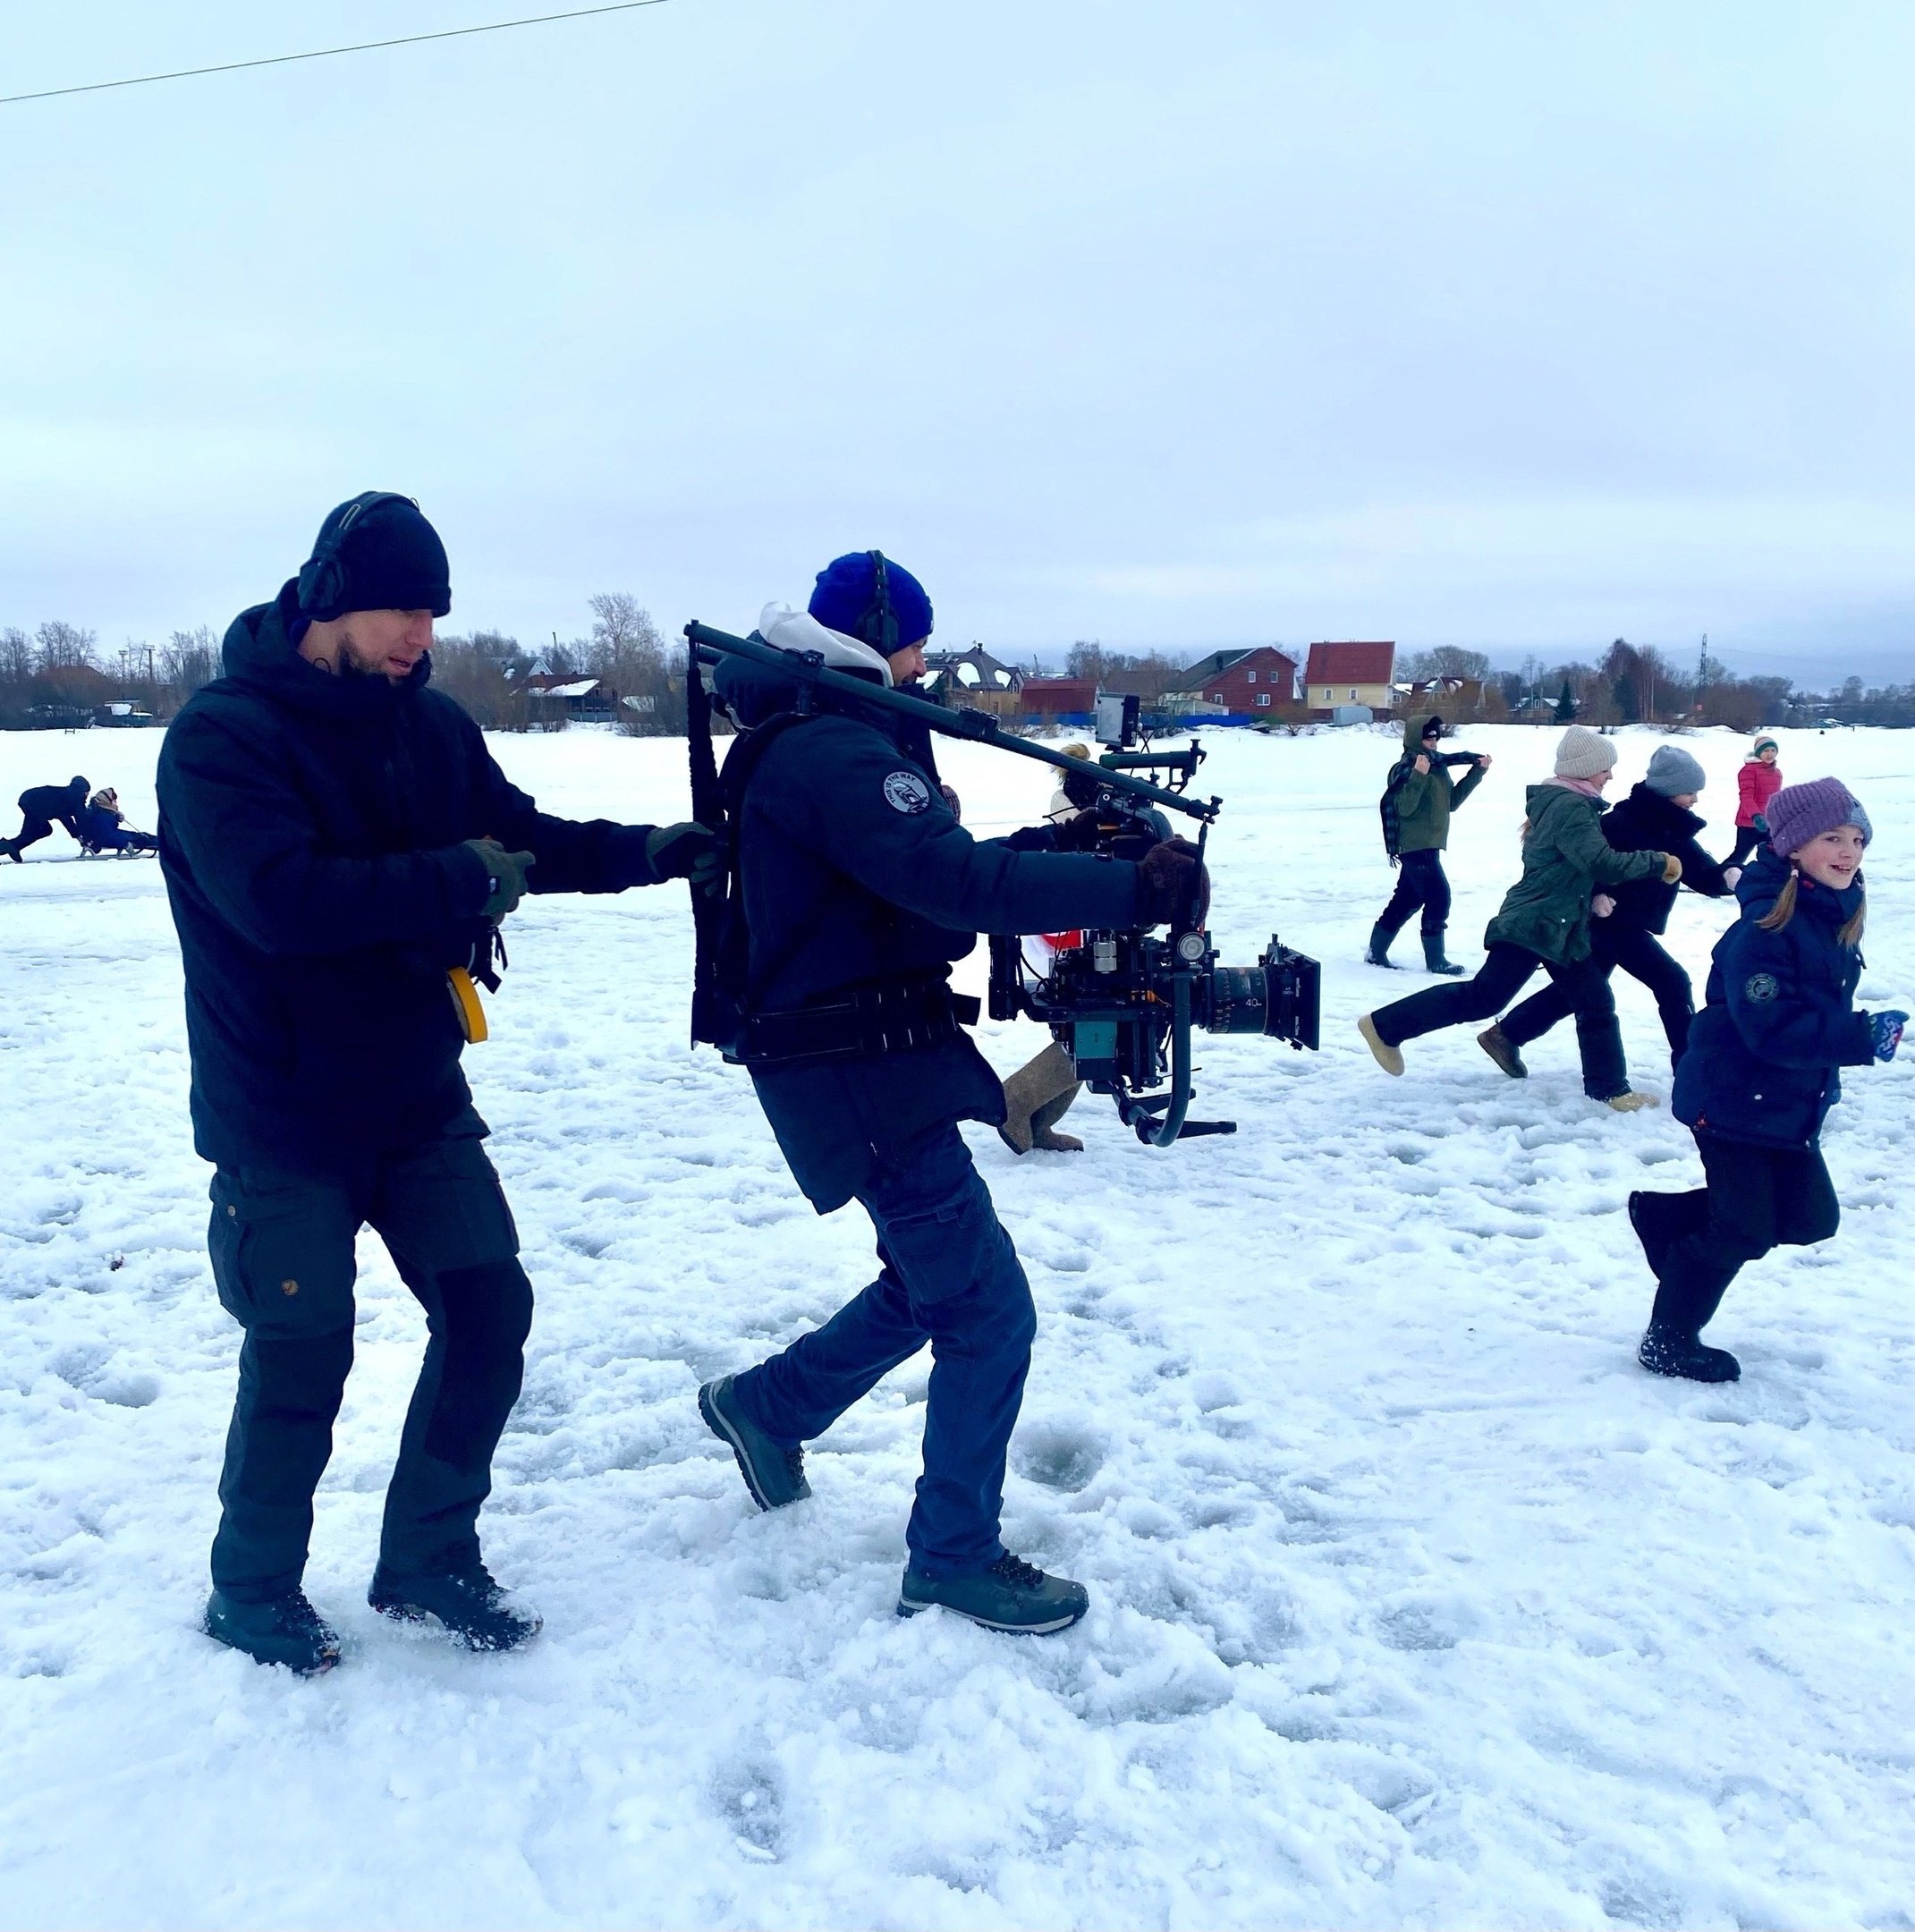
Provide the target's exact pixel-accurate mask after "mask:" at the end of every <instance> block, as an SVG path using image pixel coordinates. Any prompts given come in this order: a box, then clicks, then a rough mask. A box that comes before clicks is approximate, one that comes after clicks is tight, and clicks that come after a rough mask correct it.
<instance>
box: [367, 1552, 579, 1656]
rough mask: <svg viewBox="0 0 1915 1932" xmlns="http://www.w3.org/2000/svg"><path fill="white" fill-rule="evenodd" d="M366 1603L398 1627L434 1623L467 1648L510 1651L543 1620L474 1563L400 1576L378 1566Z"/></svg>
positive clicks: (541, 1625)
mask: <svg viewBox="0 0 1915 1932" xmlns="http://www.w3.org/2000/svg"><path fill="white" fill-rule="evenodd" d="M366 1601H367V1602H368V1603H369V1604H370V1605H371V1606H372V1607H373V1608H374V1609H375V1610H377V1612H378V1613H379V1614H380V1615H381V1616H389V1617H392V1618H394V1620H395V1621H396V1622H398V1623H436V1624H438V1626H439V1627H440V1629H441V1630H443V1631H445V1634H446V1635H447V1636H448V1637H451V1638H453V1640H455V1641H457V1642H459V1643H462V1644H463V1645H464V1646H465V1648H467V1649H468V1650H516V1649H517V1648H519V1646H520V1645H521V1644H522V1643H528V1642H530V1640H531V1639H533V1638H534V1637H536V1636H538V1632H539V1631H541V1630H542V1629H543V1628H544V1627H545V1621H546V1620H545V1619H544V1618H543V1617H542V1616H540V1615H539V1614H538V1611H536V1610H534V1609H531V1608H530V1607H529V1606H526V1605H523V1604H521V1603H519V1602H517V1601H516V1600H515V1599H514V1598H513V1596H512V1594H511V1592H510V1591H508V1590H504V1589H500V1587H499V1586H498V1584H497V1583H496V1582H495V1581H494V1580H493V1578H492V1572H490V1571H489V1570H487V1568H486V1566H485V1564H484V1563H474V1564H473V1565H472V1567H471V1568H470V1570H454V1571H448V1572H445V1573H443V1574H440V1575H431V1576H403V1575H402V1574H401V1573H400V1572H397V1571H395V1570H388V1569H387V1568H386V1565H385V1564H384V1563H381V1564H380V1565H379V1567H378V1568H377V1570H375V1571H374V1572H373V1573H372V1588H371V1589H369V1590H368V1591H367V1592H366Z"/></svg>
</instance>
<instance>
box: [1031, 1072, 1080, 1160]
mask: <svg viewBox="0 0 1915 1932" xmlns="http://www.w3.org/2000/svg"><path fill="white" fill-rule="evenodd" d="M1083 1090H1084V1089H1083V1088H1082V1087H1081V1086H1080V1085H1076V1084H1073V1085H1072V1089H1071V1090H1070V1092H1069V1093H1061V1094H1059V1095H1058V1096H1057V1097H1056V1098H1055V1100H1046V1102H1045V1103H1044V1105H1043V1106H1040V1107H1039V1108H1038V1111H1037V1112H1036V1113H1035V1114H1032V1115H1031V1116H1030V1144H1031V1146H1032V1147H1034V1148H1038V1149H1039V1150H1040V1151H1041V1152H1043V1153H1046V1154H1081V1153H1082V1152H1083V1151H1084V1143H1083V1142H1082V1141H1081V1140H1079V1139H1078V1138H1077V1136H1076V1135H1075V1134H1067V1133H1055V1132H1054V1131H1052V1130H1053V1129H1054V1128H1055V1126H1056V1124H1057V1123H1058V1122H1059V1121H1061V1120H1062V1119H1063V1116H1064V1115H1065V1114H1067V1113H1068V1112H1069V1111H1070V1108H1071V1103H1072V1101H1073V1100H1074V1099H1076V1098H1077V1097H1078V1095H1079V1094H1080V1093H1081V1092H1083Z"/></svg>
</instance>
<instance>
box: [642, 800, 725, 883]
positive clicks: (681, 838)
mask: <svg viewBox="0 0 1915 1932" xmlns="http://www.w3.org/2000/svg"><path fill="white" fill-rule="evenodd" d="M645 861H646V863H647V864H648V865H649V866H650V867H651V869H652V872H653V875H654V877H657V878H660V879H668V878H682V879H690V880H691V889H692V891H693V892H695V893H702V894H704V895H705V896H706V897H707V898H710V897H711V896H712V895H713V894H716V893H718V892H721V891H723V890H724V845H723V844H722V843H720V841H719V838H718V835H717V834H716V832H708V831H707V830H706V829H705V827H704V826H701V825H699V823H698V822H697V821H696V820H695V819H691V818H687V819H683V820H682V821H681V822H680V823H679V824H677V825H662V826H654V827H653V828H652V829H651V830H650V831H649V832H648V833H647V834H646V835H645Z"/></svg>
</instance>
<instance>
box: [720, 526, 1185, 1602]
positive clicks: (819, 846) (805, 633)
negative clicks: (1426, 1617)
mask: <svg viewBox="0 0 1915 1932" xmlns="http://www.w3.org/2000/svg"><path fill="white" fill-rule="evenodd" d="M930 625H931V605H930V599H929V598H928V597H926V595H925V593H924V590H923V587H922V586H921V585H920V584H919V582H918V580H917V579H916V578H914V577H912V576H911V574H910V573H909V572H906V571H903V570H902V569H900V568H899V567H898V566H897V565H896V564H894V563H891V562H890V560H889V559H888V558H885V557H883V556H881V555H879V554H878V553H877V552H875V551H870V552H860V553H854V554H852V555H847V556H842V557H839V558H837V559H836V560H835V562H833V563H831V564H830V565H828V566H827V567H826V569H825V570H824V571H823V572H820V573H819V575H818V589H817V590H816V591H815V593H814V594H813V596H812V598H811V605H810V610H809V613H799V612H794V611H790V610H786V609H784V608H783V607H782V606H775V605H774V606H767V609H766V610H765V612H764V614H763V615H762V616H761V617H760V619H759V621H758V641H760V642H763V643H766V644H768V645H770V646H771V647H773V648H775V649H779V650H786V651H792V652H807V653H809V652H815V653H816V654H817V655H818V658H819V659H820V660H822V662H824V663H825V664H826V665H828V666H829V667H831V668H832V669H834V670H836V671H840V672H844V673H848V674H851V675H853V676H856V677H860V678H863V679H865V680H867V681H869V682H872V683H874V684H880V685H887V686H888V685H891V684H893V683H894V682H898V681H900V680H902V679H906V678H909V677H911V676H914V675H916V674H918V673H919V671H921V670H922V668H923V649H922V647H923V644H924V641H925V640H926V638H927V637H928V633H929V630H930ZM715 683H716V693H717V696H718V698H719V699H720V700H721V701H722V702H723V703H724V706H725V708H726V709H727V710H728V711H729V712H730V713H731V715H732V716H733V719H734V720H735V721H736V722H737V723H738V724H740V725H741V727H743V735H742V736H741V738H740V739H738V740H737V741H734V742H733V747H732V749H731V750H730V752H729V753H728V754H727V756H726V758H725V763H724V773H723V778H722V783H723V785H724V793H725V806H726V811H727V814H728V817H729V818H730V822H731V824H732V826H733V837H734V840H735V843H736V857H735V861H734V862H735V864H736V866H737V877H738V882H739V888H740V892H741V900H740V902H741V907H742V927H743V931H742V934H741V935H740V936H739V941H740V943H739V944H738V945H736V946H735V948H733V957H734V958H735V959H737V960H738V962H739V963H738V964H737V965H736V966H735V967H734V968H733V987H734V989H735V990H733V997H734V999H735V1001H736V1004H737V1006H738V1009H739V1011H740V1013H741V1015H742V1019H741V1030H740V1032H739V1034H738V1040H737V1045H736V1046H735V1047H734V1048H733V1056H734V1057H736V1058H738V1059H741V1060H742V1061H743V1063H744V1064H745V1065H746V1066H747V1067H748V1068H749V1069H750V1073H751V1078H752V1082H753V1085H754V1086H755V1087H756V1089H757V1091H758V1100H759V1104H760V1105H761V1106H763V1107H764V1109H765V1114H766V1117H767V1119H768V1120H769V1122H770V1123H771V1126H772V1131H774V1132H775V1134H776V1136H777V1139H778V1145H779V1147H780V1148H781V1149H782V1150H783V1152H784V1157H785V1159H786V1160H787V1161H788V1162H789V1164H790V1165H791V1168H792V1174H793V1175H794V1176H795V1177H796V1179H797V1181H798V1184H799V1185H800V1187H801V1188H802V1189H803V1190H804V1192H805V1194H806V1195H807V1197H808V1198H809V1200H810V1201H811V1204H812V1205H813V1207H814V1208H817V1209H818V1212H819V1213H820V1214H829V1213H832V1212H833V1211H835V1209H837V1208H842V1207H843V1206H844V1205H845V1203H846V1202H848V1201H850V1200H852V1199H856V1200H857V1201H858V1202H859V1203H860V1206H862V1207H863V1208H864V1209H865V1211H866V1212H867V1213H868V1214H869V1216H870V1217H871V1221H872V1224H873V1225H874V1227H875V1228H876V1230H877V1254H878V1261H879V1273H878V1275H877V1280H875V1281H874V1282H872V1283H871V1284H870V1285H869V1287H867V1288H866V1289H865V1290H864V1291H863V1292H861V1293H860V1294H859V1295H857V1296H856V1297H854V1298H853V1300H852V1301H850V1302H849V1303H847V1304H846V1305H845V1306H844V1307H843V1308H842V1309H839V1311H838V1312H837V1313H836V1314H835V1315H834V1316H833V1317H832V1318H831V1319H830V1320H829V1321H828V1322H826V1324H825V1326H823V1327H821V1328H818V1329H816V1330H814V1331H812V1332H811V1333H810V1334H809V1335H803V1336H801V1337H800V1339H799V1340H798V1341H797V1342H795V1343H792V1345H791V1346H790V1347H789V1348H787V1349H784V1351H782V1352H780V1353H778V1354H776V1355H775V1356H773V1357H772V1358H771V1359H770V1360H768V1361H764V1362H760V1363H759V1364H758V1366H757V1367H756V1368H753V1369H747V1370H745V1371H744V1372H743V1373H742V1374H740V1375H735V1376H724V1377H720V1378H719V1379H717V1380H716V1381H714V1382H709V1383H708V1384H707V1385H705V1386H704V1387H703V1388H701V1389H700V1390H699V1410H700V1411H701V1412H702V1414H703V1415H704V1418H705V1420H706V1422H707V1424H708V1426H709V1427H710V1428H711V1429H712V1431H713V1433H714V1434H716V1435H717V1436H720V1437H721V1438H722V1439H723V1440H724V1441H725V1442H726V1443H728V1444H729V1445H730V1446H731V1448H732V1451H733V1454H734V1455H735V1456H736V1457H737V1460H738V1465H739V1469H740V1470H741V1473H742V1475H743V1477H744V1479H745V1483H746V1487H748V1488H749V1490H750V1494H751V1496H752V1499H753V1501H755V1502H756V1503H757V1504H758V1506H759V1507H760V1508H761V1509H775V1508H778V1507H780V1506H782V1505H784V1504H791V1503H795V1502H797V1501H799V1500H800V1499H801V1498H802V1497H804V1496H809V1494H810V1488H809V1485H808V1483H807V1482H806V1480H805V1474H804V1450H803V1445H804V1444H805V1443H806V1442H807V1441H809V1440H811V1439H813V1438H815V1437H817V1436H820V1435H822V1434H823V1433H824V1431H825V1430H826V1429H827V1428H830V1427H831V1425H832V1424H833V1423H834V1422H835V1420H836V1419H838V1417H839V1416H840V1415H842V1414H843V1412H844V1411H845V1410H847V1409H849V1408H850V1407H851V1406H852V1403H853V1402H857V1401H858V1400H859V1399H860V1397H861V1396H863V1395H864V1394H867V1393H868V1392H869V1390H870V1389H871V1388H872V1387H874V1386H875V1385H876V1384H877V1382H878V1381H879V1379H880V1378H881V1377H884V1376H885V1374H886V1373H888V1372H889V1371H890V1370H891V1369H894V1368H896V1367H897V1366H898V1365H899V1364H900V1363H902V1362H904V1361H907V1360H910V1359H911V1357H912V1356H913V1355H915V1354H916V1353H917V1352H919V1349H921V1348H922V1347H923V1346H924V1344H925V1343H927V1342H928V1343H930V1344H931V1349H932V1353H933V1356H934V1358H935V1360H934V1364H933V1367H932V1370H931V1380H930V1394H929V1400H928V1404H927V1407H926V1413H925V1424H924V1472H923V1474H922V1476H921V1477H920V1478H919V1482H918V1487H917V1500H916V1503H915V1505H914V1507H913V1508H912V1510H911V1521H910V1523H909V1525H908V1527H907V1529H906V1532H905V1543H906V1546H907V1549H908V1551H909V1561H908V1565H907V1568H906V1570H905V1572H904V1578H903V1582H902V1588H901V1589H900V1592H899V1596H898V1612H899V1614H901V1615H907V1616H908V1615H912V1614H916V1613H917V1612H918V1611H919V1610H927V1609H930V1608H932V1607H933V1606H942V1607H944V1608H945V1609H947V1610H951V1611H953V1612H954V1613H956V1614H959V1615H961V1616H965V1617H969V1618H970V1620H971V1621H972V1622H974V1623H980V1624H982V1625H984V1626H985V1627H987V1628H988V1629H995V1630H1005V1631H1026V1632H1032V1633H1041V1632H1046V1631H1059V1630H1063V1629H1065V1628H1067V1627H1068V1626H1069V1625H1071V1624H1072V1623H1075V1622H1077V1620H1078V1619H1079V1618H1080V1617H1081V1616H1082V1615H1083V1614H1084V1612H1085V1610H1086V1609H1087V1607H1088V1606H1089V1595H1088V1593H1087V1592H1086V1591H1085V1589H1084V1588H1083V1586H1082V1585H1081V1584H1079V1583H1074V1582H1072V1581H1070V1580H1067V1579H1064V1578H1062V1577H1053V1576H1047V1575H1046V1574H1045V1573H1044V1572H1042V1571H1041V1570H1038V1569H1037V1568H1035V1567H1034V1566H1033V1565H1031V1564H1030V1563H1025V1562H1023V1561H1021V1559H1020V1558H1018V1557H1016V1556H1013V1555H1010V1554H1009V1553H1008V1552H1007V1551H1006V1550H1005V1549H1004V1544H1003V1542H1002V1541H1001V1540H1000V1538H999V1534H998V1530H999V1514H1000V1511H1001V1507H1002V1504H1003V1497H1004V1459H1005V1453H1006V1450H1007V1448H1008V1445H1009V1443H1010V1438H1011V1431H1012V1428H1013V1425H1014V1424H1015V1422H1016V1420H1017V1413H1018V1409H1019V1405H1020V1404H1021V1401H1022V1399H1023V1389H1024V1378H1025V1376H1026V1374H1027V1372H1028V1370H1029V1369H1030V1344H1031V1340H1032V1337H1033V1335H1035V1333H1036V1330H1037V1316H1036V1310H1035V1308H1034V1306H1033V1304H1032V1301H1031V1296H1030V1285H1029V1284H1028V1283H1027V1282H1026V1280H1025V1278H1024V1271H1023V1269H1022V1267H1021V1266H1020V1265H1019V1262H1018V1258H1017V1253H1016V1250H1014V1249H1013V1246H1012V1244H1011V1239H1010V1236H1009V1235H1008V1234H1006V1233H1005V1232H1004V1229H1003V1227H1002V1226H1001V1225H1000V1224H998V1220H997V1216H996V1212H995V1211H994V1209H993V1208H992V1205H991V1198H990V1194H989V1192H988V1191H987V1189H986V1187H985V1184H984V1182H983V1181H982V1179H981V1178H980V1177H979V1174H978V1172H977V1170H976V1168H975V1167H974V1166H973V1165H971V1157H970V1150H969V1148H967V1147H966V1146H965V1143H964V1140H963V1138H962V1135H961V1134H960V1133H959V1132H958V1128H957V1123H958V1122H960V1121H962V1120H975V1121H982V1122H985V1123H988V1124H990V1125H992V1126H996V1125H997V1124H999V1123H1002V1122H1003V1120H1004V1090H1003V1088H1002V1087H1001V1086H1000V1084H999V1082H998V1080H997V1077H996V1074H995V1073H994V1072H992V1071H991V1069H990V1066H989V1065H988V1063H987V1062H986V1061H985V1059H984V1056H983V1055H981V1054H980V1053H979V1051H978V1050H977V1048H976V1047H974V1046H973V1045H972V1044H971V1042H970V1038H968V1037H967V1036H966V1034H965V1033H964V1031H963V1026H964V1024H965V1023H968V1021H974V1020H975V1018H976V1016H977V1004H976V1002H975V1001H970V1002H960V1001H958V1000H957V999H955V998H954V996H953V995H952V993H951V990H950V986H949V979H950V970H951V963H952V962H953V961H954V960H959V959H962V958H963V957H964V956H965V955H966V954H967V953H970V951H971V950H972V948H973V947H974V946H975V945H976V944H977V937H978V934H979V931H987V932H994V933H1028V932H1044V931H1055V930H1058V929H1060V928H1065V927H1072V926H1085V927H1117V928H1123V927H1132V926H1138V925H1150V924H1156V923H1157V922H1159V921H1161V920H1164V919H1168V918H1170V917H1171V916H1172V914H1173V912H1174V911H1175V909H1176V907H1177V906H1178V905H1179V904H1180V903H1181V902H1182V900H1181V897H1180V894H1182V893H1183V892H1185V891H1187V890H1189V889H1190V888H1191V885H1193V884H1195V883H1197V881H1196V880H1195V878H1194V873H1195V871H1196V869H1197V860H1196V857H1195V853H1194V850H1193V849H1192V848H1191V847H1189V846H1188V845H1185V844H1183V842H1182V841H1177V840H1174V841H1170V842H1168V843H1165V844H1163V845H1160V846H1157V848H1155V849H1154V850H1153V851H1152V852H1150V854H1149V855H1148V857H1147V858H1146V859H1145V860H1143V861H1142V862H1140V863H1134V864H1133V863H1131V862H1130V861H1128V860H1117V859H1109V858H1100V857H1097V856H1093V855H1090V854H1087V853H1077V852H1058V851H1057V850H1055V839H1054V836H1053V835H1052V833H1051V831H1050V829H1049V828H1048V827H1042V828H1035V829H1031V830H1027V831H1025V832H1021V833H1016V834H1013V835H1012V836H1011V837H1010V838H1008V839H993V840H986V841H982V842H980V841H978V840H975V839H973V838H972V837H971V836H970V834H969V833H968V832H966V831H965V830H964V829H963V828H962V826H960V825H959V823H958V821H957V818H956V815H955V814H954V813H953V811H952V809H950V806H949V805H948V803H947V802H946V801H945V797H944V796H943V794H942V791H941V787H940V785H939V783H938V780H937V775H936V767H935V766H933V765H932V764H931V762H930V757H929V746H928V741H925V734H924V733H922V731H921V730H920V729H919V728H917V727H914V726H913V725H912V724H911V722H910V721H909V720H903V719H900V718H898V717H895V716H893V715H892V714H890V713H888V712H885V711H883V710H880V709H878V708H877V707H875V706H872V707H863V706H860V705H859V704H858V702H857V701H856V699H852V698H851V697H849V696H846V695H845V694H843V693H842V692H836V691H825V690H820V689H817V688H813V689H812V691H811V692H810V696H811V698H812V700H813V708H812V709H811V710H810V711H809V712H808V713H801V712H800V711H799V709H798V708H797V706H798V700H799V696H800V692H799V687H798V682H797V681H796V680H795V679H783V678H781V677H780V676H779V674H777V673H776V672H775V671H774V670H772V669H770V668H768V667H765V666H761V665H757V664H755V663H751V662H749V661H747V660H745V659H742V658H737V657H732V658H727V659H726V660H725V661H724V664H723V665H720V666H719V668H718V672H717V674H716V680H715ZM726 944H727V945H728V946H730V945H731V944H732V942H731V937H730V936H728V937H727V942H726ZM721 950H722V949H721ZM966 1007H968V1009H969V1011H968V1013H967V1012H966V1011H965V1010H963V1009H965V1008H966Z"/></svg>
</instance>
